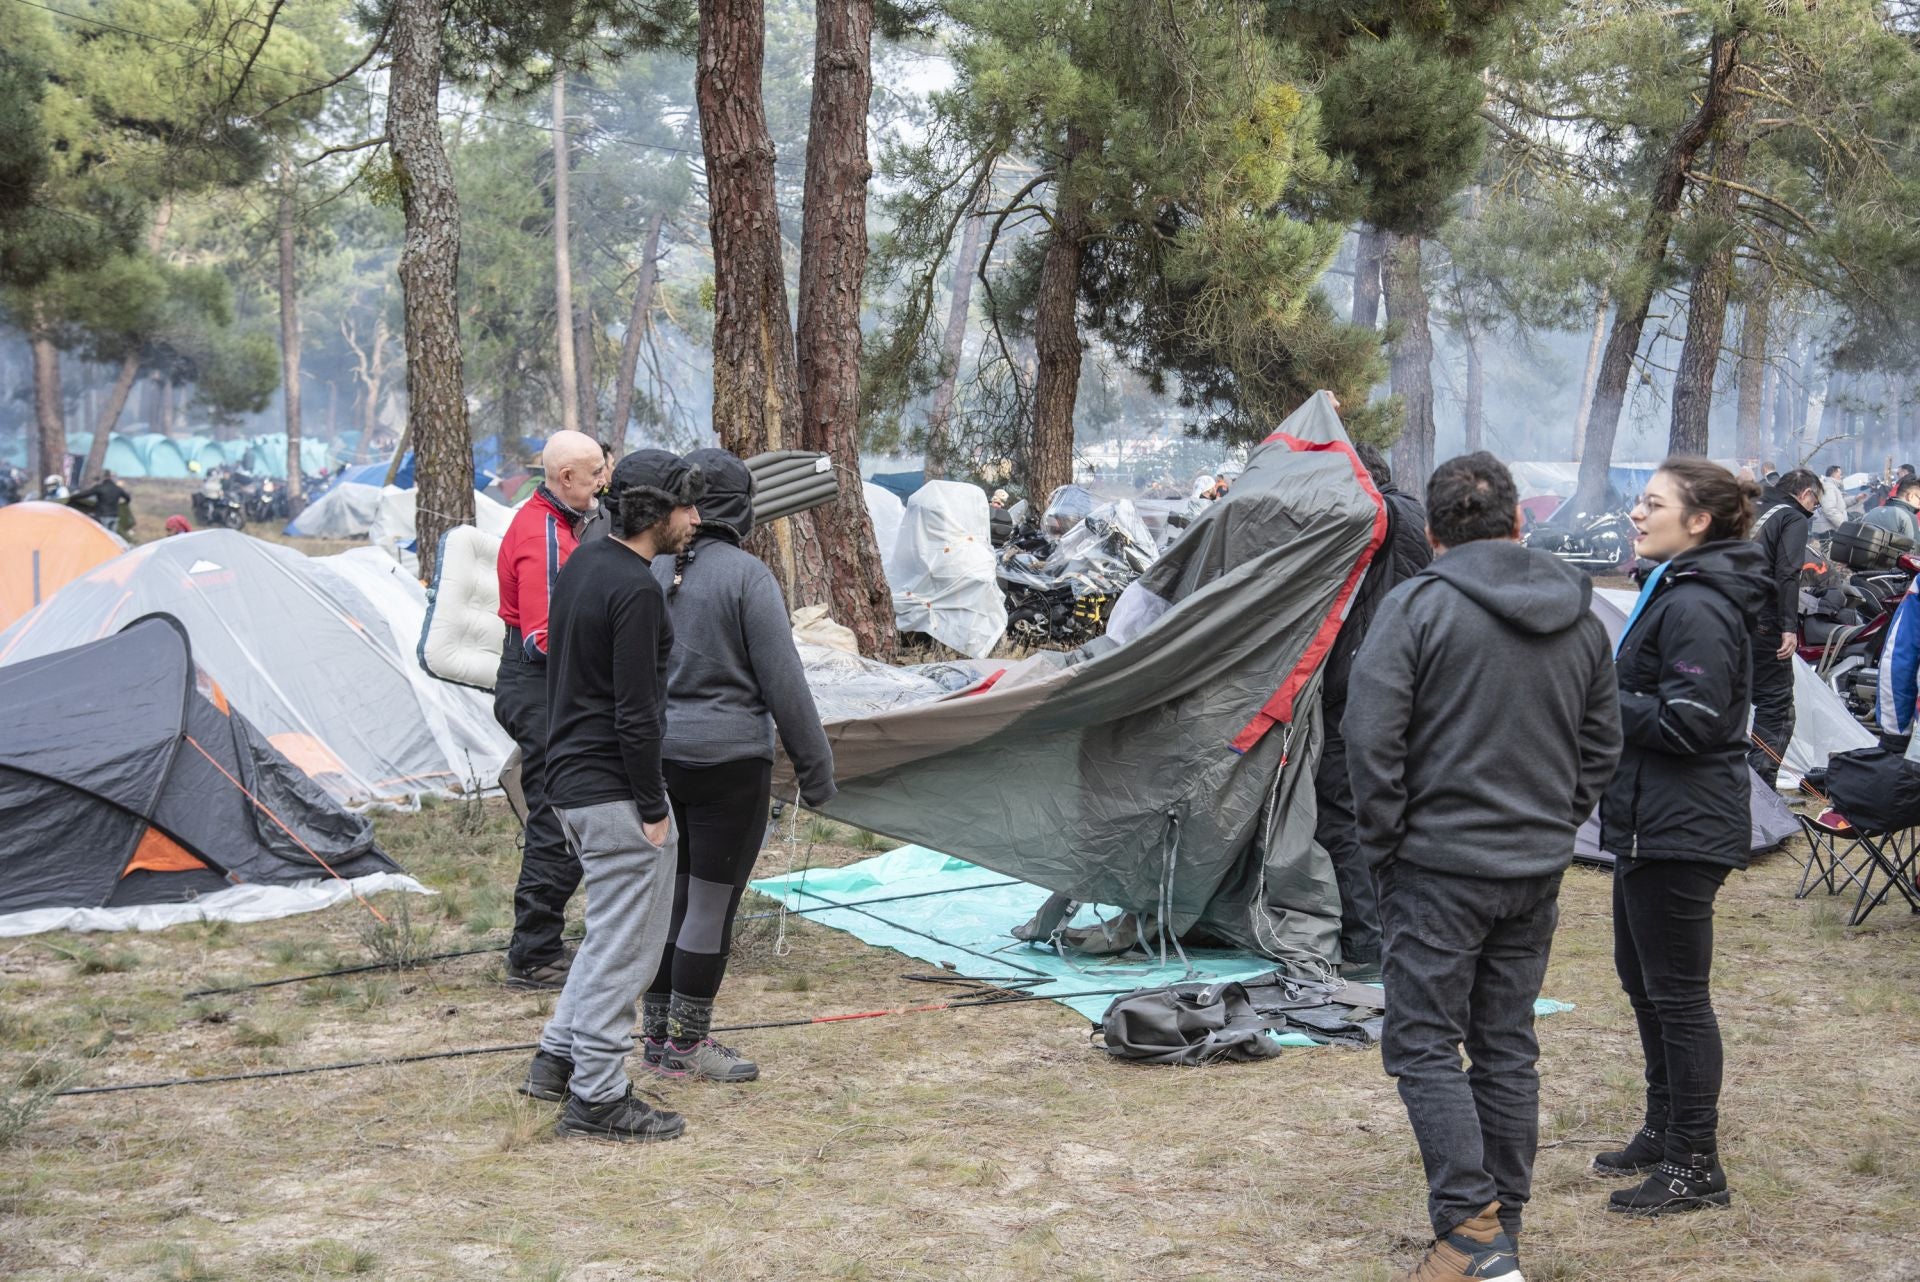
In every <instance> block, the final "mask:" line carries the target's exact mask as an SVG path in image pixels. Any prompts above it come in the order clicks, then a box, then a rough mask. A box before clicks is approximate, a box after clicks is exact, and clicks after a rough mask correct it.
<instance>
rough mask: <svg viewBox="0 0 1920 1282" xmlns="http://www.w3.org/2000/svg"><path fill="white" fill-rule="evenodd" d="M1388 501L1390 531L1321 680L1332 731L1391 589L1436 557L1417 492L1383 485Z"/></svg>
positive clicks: (1336, 729) (1323, 703)
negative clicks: (1359, 656)
mask: <svg viewBox="0 0 1920 1282" xmlns="http://www.w3.org/2000/svg"><path fill="white" fill-rule="evenodd" d="M1380 497H1381V498H1383V499H1385V500H1386V504H1387V537H1386V541H1385V542H1384V543H1382V544H1381V545H1380V549H1379V551H1377V552H1375V553H1374V554H1373V560H1372V562H1371V563H1369V564H1368V566H1367V573H1366V576H1365V577H1364V578H1362V579H1361V580H1360V590H1359V591H1358V592H1356V593H1355V594H1354V598H1353V604H1352V605H1351V606H1350V607H1349V608H1348V610H1347V617H1346V620H1345V621H1344V622H1343V623H1341V625H1340V635H1339V636H1337V637H1335V638H1334V642H1333V650H1332V652H1331V653H1329V654H1328V655H1327V666H1326V675H1325V676H1324V677H1322V678H1321V681H1320V697H1321V706H1322V708H1323V709H1324V711H1325V714H1326V720H1325V725H1326V728H1327V733H1328V734H1333V735H1337V734H1339V733H1340V718H1341V717H1342V716H1344V715H1345V714H1346V710H1347V682H1348V680H1349V678H1350V677H1351V676H1352V674H1353V657H1354V656H1355V655H1356V654H1358V653H1359V652H1360V643H1361V642H1363V641H1365V640H1366V639H1367V629H1368V628H1370V627H1372V626H1373V616H1374V615H1375V614H1376V613H1378V612H1379V609H1380V603H1381V602H1382V601H1384V600H1386V599H1387V593H1389V592H1391V591H1393V589H1394V588H1395V587H1397V586H1399V585H1400V584H1402V583H1405V582H1406V581H1407V580H1408V579H1410V578H1412V577H1413V576H1414V575H1416V574H1418V573H1420V571H1422V570H1424V569H1426V568H1427V566H1428V565H1430V564H1431V563H1432V562H1433V544H1431V543H1429V542H1427V509H1426V508H1425V507H1423V506H1421V503H1420V500H1419V499H1416V498H1414V497H1413V496H1412V495H1411V494H1403V493H1402V492H1400V491H1399V490H1396V489H1394V488H1393V487H1392V486H1388V487H1387V488H1386V489H1384V490H1382V491H1380Z"/></svg>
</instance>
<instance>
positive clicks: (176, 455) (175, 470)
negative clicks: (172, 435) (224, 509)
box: [107, 432, 187, 478]
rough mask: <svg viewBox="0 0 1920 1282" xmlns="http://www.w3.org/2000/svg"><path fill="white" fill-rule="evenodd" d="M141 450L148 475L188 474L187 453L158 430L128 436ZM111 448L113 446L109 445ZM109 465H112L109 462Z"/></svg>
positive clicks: (141, 459)
mask: <svg viewBox="0 0 1920 1282" xmlns="http://www.w3.org/2000/svg"><path fill="white" fill-rule="evenodd" d="M127 439H129V440H131V441H132V442H133V448H134V449H136V450H138V451H140V461H141V462H142V463H143V464H145V466H146V469H147V471H146V474H147V475H148V476H159V477H174V478H178V477H182V476H186V475H187V455H186V453H185V452H184V451H183V450H182V449H181V448H180V446H179V445H178V444H176V443H175V442H174V441H172V440H171V439H169V438H168V437H165V436H162V435H161V434H160V433H158V432H143V433H141V434H140V435H137V436H133V437H129V438H127ZM107 448H108V449H109V450H111V449H112V448H113V447H112V446H111V445H109V446H108V447H107ZM108 466H112V465H111V464H109V465H108Z"/></svg>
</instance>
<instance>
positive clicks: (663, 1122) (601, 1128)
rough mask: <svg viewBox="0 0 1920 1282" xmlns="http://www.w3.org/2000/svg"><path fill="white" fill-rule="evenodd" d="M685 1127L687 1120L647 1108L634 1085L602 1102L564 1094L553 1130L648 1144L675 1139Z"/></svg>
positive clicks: (561, 1134) (566, 1136)
mask: <svg viewBox="0 0 1920 1282" xmlns="http://www.w3.org/2000/svg"><path fill="white" fill-rule="evenodd" d="M686 1129H687V1120H686V1119H685V1118H684V1117H681V1116H680V1114H678V1113H673V1112H669V1111H667V1110H666V1109H664V1108H649V1107H647V1106H646V1105H645V1104H642V1103H641V1102H640V1101H639V1100H637V1099H635V1098H634V1097H633V1088H632V1087H631V1086H629V1087H628V1088H627V1093H626V1094H625V1095H622V1096H621V1097H620V1098H618V1099H614V1100H608V1101H607V1102H606V1103H605V1104H589V1103H587V1102H586V1101H585V1100H581V1099H576V1098H574V1097H573V1096H568V1097H567V1106H566V1108H564V1109H562V1110H561V1112H560V1120H559V1121H558V1122H555V1123H554V1125H553V1133H554V1134H555V1135H558V1136H559V1137H560V1138H562V1139H571V1138H574V1137H581V1138H585V1139H594V1140H616V1141H618V1142H620V1143H625V1144H647V1143H651V1142H653V1141H655V1140H677V1139H679V1138H680V1135H681V1132H683V1131H685V1130H686Z"/></svg>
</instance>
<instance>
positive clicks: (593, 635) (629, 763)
mask: <svg viewBox="0 0 1920 1282" xmlns="http://www.w3.org/2000/svg"><path fill="white" fill-rule="evenodd" d="M596 452H597V447H596ZM702 486H703V481H702V479H701V476H700V470H699V469H698V468H695V467H689V466H688V465H687V464H686V463H685V462H683V461H682V460H680V459H678V458H675V457H674V456H673V455H672V454H669V453H667V452H666V451H665V450H639V451H637V452H635V453H633V454H629V455H628V456H627V457H626V458H624V459H622V460H620V465H619V466H618V467H616V468H615V469H614V472H613V488H612V492H611V495H610V499H611V503H612V506H613V509H614V512H615V513H616V518H617V519H616V523H615V526H614V529H613V530H611V531H610V532H609V534H608V537H606V538H604V539H597V540H595V541H594V542H592V543H589V544H587V546H586V547H584V548H581V549H580V550H579V551H578V552H576V553H574V555H573V556H572V558H571V559H569V560H568V562H567V565H566V568H565V569H563V570H562V571H561V572H560V574H559V576H558V577H557V578H556V580H555V582H554V591H553V603H552V615H551V618H552V624H551V642H550V656H549V660H548V663H547V667H546V676H547V692H548V702H549V706H550V708H551V729H550V731H549V735H548V745H547V747H548V767H549V774H548V779H547V796H548V798H549V800H550V801H551V802H552V804H553V808H554V813H555V816H556V818H557V819H558V821H559V823H560V828H561V831H562V832H563V833H565V834H566V839H567V847H568V850H569V851H570V852H571V853H572V855H573V856H574V858H575V859H577V860H578V861H579V862H580V866H581V868H582V870H583V874H584V877H585V880H586V885H587V932H586V934H585V935H584V936H583V937H582V938H581V940H580V951H579V952H578V953H577V954H576V955H575V956H574V960H573V964H572V966H571V967H569V968H568V970H567V978H566V984H565V986H564V987H563V988H562V989H561V990H560V997H559V1000H558V1001H556V1002H555V1003H554V1007H553V1016H552V1018H550V1019H549V1020H548V1021H547V1025H546V1027H545V1028H544V1029H542V1030H541V1033H540V1048H539V1050H537V1051H535V1052H534V1056H533V1062H532V1063H531V1064H530V1065H528V1067H527V1076H526V1080H525V1081H523V1082H522V1083H521V1085H520V1088H519V1089H520V1093H521V1094H523V1095H529V1096H531V1097H533V1098H534V1099H542V1100H555V1101H558V1100H565V1101H566V1108H565V1110H564V1111H563V1112H562V1113H561V1115H560V1120H559V1122H558V1123H557V1124H556V1125H555V1128H554V1129H555V1130H556V1132H557V1133H558V1134H560V1135H561V1136H563V1137H566V1136H585V1137H589V1138H594V1139H604V1140H624V1141H646V1140H670V1139H673V1138H675V1137H676V1136H678V1135H679V1134H680V1133H681V1132H682V1131H683V1130H685V1128H686V1124H685V1122H684V1121H682V1120H681V1118H680V1116H679V1115H678V1114H676V1113H670V1112H666V1111H664V1110H656V1109H652V1108H649V1107H648V1106H647V1105H645V1104H642V1103H640V1102H639V1101H638V1100H636V1099H634V1098H633V1085H632V1083H630V1082H629V1081H628V1080H627V1075H626V1061H627V1056H628V1054H629V1053H630V1052H631V1051H632V1050H633V1007H634V1002H635V1001H636V1000H637V999H638V998H639V996H640V994H641V992H642V991H643V990H644V989H645V988H646V986H647V981H648V980H649V979H651V978H652V977H653V973H654V971H655V970H656V969H657V968H658V967H659V965H660V954H661V950H662V949H663V948H665V947H666V942H667V929H668V925H669V922H670V919H671V916H672V913H673V859H674V857H673V853H672V852H673V849H674V837H675V832H674V823H673V811H672V809H671V807H670V806H669V805H668V804H667V790H666V785H665V781H664V780H663V779H662V778H661V773H660V748H661V744H662V742H663V741H664V739H665V735H666V726H665V716H666V700H667V662H668V658H669V656H670V655H671V653H672V651H673V648H674V641H673V625H672V624H671V623H670V622H669V621H668V619H667V603H666V598H665V597H664V596H663V594H662V593H661V591H660V585H659V583H658V582H656V581H655V579H654V577H653V573H652V571H651V569H650V568H649V565H648V563H649V562H650V561H652V560H653V559H654V558H655V557H670V556H672V555H673V554H674V553H676V552H678V551H680V550H681V549H682V548H684V547H685V546H686V545H687V544H688V543H689V542H691V541H692V539H693V532H694V530H696V529H697V528H699V525H700V514H699V512H698V511H697V510H696V508H695V507H694V504H695V503H697V502H698V501H699V499H700V493H701V489H702Z"/></svg>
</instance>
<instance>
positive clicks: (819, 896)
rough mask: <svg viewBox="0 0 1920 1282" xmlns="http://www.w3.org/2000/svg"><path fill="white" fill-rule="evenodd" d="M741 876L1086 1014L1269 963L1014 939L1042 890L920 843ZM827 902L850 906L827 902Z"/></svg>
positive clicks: (831, 916) (1287, 1038)
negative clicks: (1131, 953)
mask: <svg viewBox="0 0 1920 1282" xmlns="http://www.w3.org/2000/svg"><path fill="white" fill-rule="evenodd" d="M751 884H752V886H753V889H755V890H757V891H759V892H760V893H761V894H763V895H769V896H772V897H773V898H776V899H779V900H781V901H782V902H783V903H784V904H785V905H786V906H787V907H788V908H789V909H794V910H799V909H805V910H807V911H806V919H807V920H809V921H814V922H818V923H819V924H820V925H822V926H826V927H829V928H831V929H833V930H842V931H845V932H846V933H848V934H850V935H852V936H853V937H854V938H856V939H858V940H860V941H862V942H863V943H868V944H873V945H875V946H876V947H880V948H891V949H892V950H894V951H895V952H898V953H904V954H906V955H907V956H909V957H915V958H918V959H920V960H921V961H926V962H933V963H934V964H936V965H938V964H939V963H942V962H944V963H946V964H948V965H950V966H952V967H953V968H954V969H955V970H956V971H957V972H958V973H959V974H961V975H971V976H978V977H982V978H995V979H1018V980H1023V981H1034V980H1037V981H1040V982H1037V983H1033V984H1031V986H1026V987H1025V990H1026V991H1027V992H1030V993H1035V994H1038V995H1040V996H1045V997H1051V998H1053V999H1055V1000H1057V1001H1059V1002H1060V1003H1061V1004H1062V1005H1063V1006H1068V1007H1071V1008H1072V1009H1073V1010H1075V1011H1078V1012H1079V1013H1080V1014H1082V1015H1085V1016H1086V1017H1087V1018H1088V1019H1090V1020H1095V1021H1097V1020H1099V1018H1100V1016H1101V1014H1102V1013H1103V1012H1105V1010H1106V1009H1107V1004H1108V1003H1109V1002H1111V1001H1112V1000H1113V996H1112V995H1111V993H1109V992H1108V991H1107V990H1111V989H1119V990H1130V989H1135V988H1155V987H1159V986H1162V985H1166V984H1177V983H1180V982H1181V981H1182V980H1185V979H1194V980H1200V981H1206V982H1214V981H1218V980H1226V979H1238V980H1250V979H1255V978H1257V977H1259V976H1261V975H1267V974H1271V973H1272V972H1273V969H1274V964H1273V962H1272V961H1271V960H1270V959H1268V958H1265V957H1262V956H1260V955H1259V954H1257V953H1254V952H1250V951H1233V950H1226V949H1207V948H1202V949H1194V948H1189V949H1188V950H1187V958H1188V961H1189V962H1191V964H1192V967H1193V973H1192V974H1189V973H1188V970H1187V967H1186V965H1184V964H1182V963H1181V961H1180V960H1179V958H1177V957H1174V956H1171V955H1169V957H1168V964H1166V965H1161V964H1159V958H1158V955H1157V954H1156V955H1155V957H1154V958H1153V959H1152V960H1151V961H1146V960H1142V959H1140V958H1137V957H1136V958H1125V957H1088V956H1081V955H1078V954H1073V953H1068V954H1066V955H1065V956H1062V955H1060V954H1058V953H1056V952H1054V951H1053V950H1052V949H1050V948H1046V947H1043V946H1040V945H1037V944H1027V943H1023V942H1022V941H1020V940H1017V939H1015V938H1014V937H1013V935H1012V931H1013V929H1014V927H1016V926H1019V925H1021V924H1022V923H1024V922H1025V921H1026V920H1027V919H1028V918H1030V917H1032V916H1033V914H1034V912H1035V911H1036V910H1037V909H1038V908H1039V907H1040V905H1041V904H1042V903H1043V902H1045V900H1046V898H1047V893H1048V892H1047V891H1046V890H1045V889H1043V888H1042V887H1039V886H1034V885H1030V884H1028V883H1026V882H1017V881H1016V882H1012V883H1011V884H1009V881H1008V878H1006V877H1005V876H1003V875H1002V874H1000V873H997V872H994V871H992V870H991V869H987V868H981V867H978V866H976V865H974V864H970V863H968V862H967V861H966V860H964V859H955V858H953V857H952V856H950V855H943V854H941V853H939V852H938V851H934V850H928V849H927V848H926V847H924V846H902V847H901V848H900V849H898V850H895V851H891V852H889V853H888V854H884V855H879V856H876V857H875V858H872V859H865V860H862V861H861V862H859V863H857V864H849V865H847V866H846V867H844V868H809V869H805V870H797V871H794V872H792V873H787V874H783V875H781V876H779V877H767V878H764V879H762V880H759V881H755V882H753V883H751ZM929 892H931V893H929ZM904 896H916V897H915V898H905V897H904ZM883 901H884V902H883ZM833 904H845V905H852V906H851V907H828V905H833ZM862 905H865V907H861V906H862ZM1112 912H1113V910H1112V909H1111V908H1107V909H1099V908H1093V909H1083V910H1082V911H1081V914H1080V916H1079V917H1078V918H1076V919H1075V920H1076V923H1085V922H1091V921H1093V920H1096V919H1097V918H1098V917H1101V916H1111V915H1112ZM1075 994H1081V995H1080V996H1076V995H1075ZM1092 994H1097V995H1092ZM1571 1009H1573V1008H1572V1007H1571V1006H1569V1005H1567V1004H1566V1003H1564V1002H1556V1001H1552V1000H1550V999H1547V998H1542V999H1541V1000H1540V1001H1539V1002H1538V1003H1537V1004H1536V1006H1535V1012H1536V1013H1537V1014H1541V1015H1551V1014H1554V1013H1555V1012H1557V1011H1564V1010H1571ZM1280 1040H1281V1042H1283V1043H1284V1044H1286V1045H1289V1046H1312V1045H1314V1044H1315V1043H1314V1042H1312V1041H1311V1040H1309V1039H1308V1038H1307V1037H1305V1036H1303V1035H1301V1034H1298V1033H1288V1034H1285V1035H1281V1036H1280Z"/></svg>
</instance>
